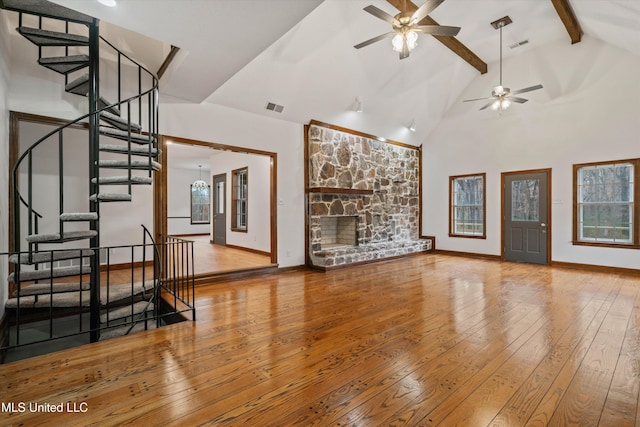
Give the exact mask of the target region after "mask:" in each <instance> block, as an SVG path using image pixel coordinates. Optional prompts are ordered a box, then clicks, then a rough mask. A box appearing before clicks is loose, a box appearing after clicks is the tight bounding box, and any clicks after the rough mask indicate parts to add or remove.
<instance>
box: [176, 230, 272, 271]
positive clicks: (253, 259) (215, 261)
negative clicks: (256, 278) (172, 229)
mask: <svg viewBox="0 0 640 427" xmlns="http://www.w3.org/2000/svg"><path fill="white" fill-rule="evenodd" d="M184 238H185V239H187V240H193V242H194V243H193V245H194V246H193V252H194V258H195V260H194V261H195V262H194V265H195V274H203V273H212V272H215V273H222V272H232V271H239V270H246V269H252V268H258V267H267V266H270V265H271V259H270V257H269V256H268V255H261V254H257V253H253V252H249V251H245V250H242V249H235V248H229V247H226V246H220V245H213V244H211V243H209V235H204V236H186V237H184Z"/></svg>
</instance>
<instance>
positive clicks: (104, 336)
mask: <svg viewBox="0 0 640 427" xmlns="http://www.w3.org/2000/svg"><path fill="white" fill-rule="evenodd" d="M146 323H147V325H146V329H145V322H144V321H140V322H139V323H137V324H136V325H135V326H134V327H133V328H131V325H126V326H120V327H117V328H109V329H107V330H106V331H102V332H100V341H104V340H109V339H111V338H117V337H122V336H125V335H131V334H135V333H138V332H142V331H145V330H150V329H155V328H156V322H155V320H153V319H150V320H147V322H146ZM130 328H131V330H129V329H130Z"/></svg>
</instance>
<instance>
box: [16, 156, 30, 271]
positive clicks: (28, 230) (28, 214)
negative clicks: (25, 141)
mask: <svg viewBox="0 0 640 427" xmlns="http://www.w3.org/2000/svg"><path fill="white" fill-rule="evenodd" d="M27 164H28V166H27V204H28V206H27V224H28V228H27V236H30V235H32V234H33V151H29V157H28V159H27ZM18 247H19V246H18ZM32 257H33V243H29V262H32V261H33V259H32Z"/></svg>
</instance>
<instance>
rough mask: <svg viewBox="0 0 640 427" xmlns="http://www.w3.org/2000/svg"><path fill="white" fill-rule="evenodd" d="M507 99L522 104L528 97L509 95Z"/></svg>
mask: <svg viewBox="0 0 640 427" xmlns="http://www.w3.org/2000/svg"><path fill="white" fill-rule="evenodd" d="M508 99H509V101H511V102H517V103H518V104H524V103H525V102H527V101H528V99H524V98H518V97H517V96H510V97H509V98H508Z"/></svg>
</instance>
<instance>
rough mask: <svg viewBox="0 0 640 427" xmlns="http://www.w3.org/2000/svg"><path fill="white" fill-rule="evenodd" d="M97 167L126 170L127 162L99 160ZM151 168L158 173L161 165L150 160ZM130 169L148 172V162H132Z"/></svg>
mask: <svg viewBox="0 0 640 427" xmlns="http://www.w3.org/2000/svg"><path fill="white" fill-rule="evenodd" d="M98 167H101V168H108V169H128V168H129V162H128V161H127V160H99V161H98ZM151 168H152V169H153V170H155V171H159V170H161V169H162V165H160V163H158V162H156V161H153V160H151ZM131 169H134V170H148V169H149V162H148V161H146V160H132V161H131Z"/></svg>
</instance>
